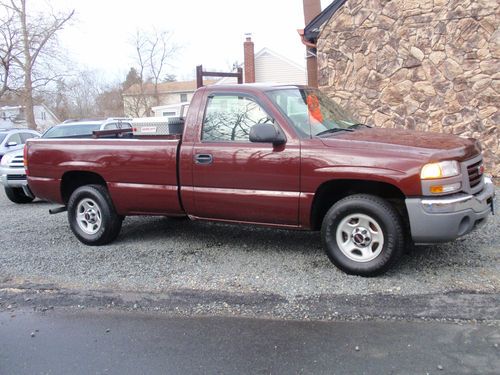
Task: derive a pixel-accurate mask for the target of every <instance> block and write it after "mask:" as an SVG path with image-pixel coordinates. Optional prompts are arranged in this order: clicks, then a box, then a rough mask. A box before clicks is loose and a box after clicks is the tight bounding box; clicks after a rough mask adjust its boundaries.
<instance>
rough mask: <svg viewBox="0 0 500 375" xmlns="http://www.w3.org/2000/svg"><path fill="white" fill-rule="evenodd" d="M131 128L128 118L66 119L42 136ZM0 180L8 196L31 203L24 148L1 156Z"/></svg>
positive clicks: (81, 135)
mask: <svg viewBox="0 0 500 375" xmlns="http://www.w3.org/2000/svg"><path fill="white" fill-rule="evenodd" d="M131 128H132V125H131V119H128V118H108V119H107V120H100V121H86V120H83V121H65V122H63V123H62V124H59V125H56V126H53V127H52V128H50V129H48V130H47V131H46V132H45V133H44V134H43V135H42V138H87V137H91V136H92V132H93V131H94V130H113V129H131ZM36 134H37V135H39V134H38V133H36ZM34 136H35V135H34ZM0 182H1V183H2V185H3V186H4V189H5V194H6V195H7V198H9V199H10V200H11V201H12V202H14V203H29V202H32V201H33V199H35V196H34V195H33V193H32V192H31V190H30V188H29V186H28V181H27V178H26V170H25V169H24V156H23V148H18V149H16V150H13V151H9V152H7V153H5V155H4V156H3V157H2V158H1V161H0Z"/></svg>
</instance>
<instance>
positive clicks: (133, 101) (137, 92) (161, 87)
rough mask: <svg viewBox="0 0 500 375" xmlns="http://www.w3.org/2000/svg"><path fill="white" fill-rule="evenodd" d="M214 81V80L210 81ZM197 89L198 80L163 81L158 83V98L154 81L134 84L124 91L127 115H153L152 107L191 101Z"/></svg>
mask: <svg viewBox="0 0 500 375" xmlns="http://www.w3.org/2000/svg"><path fill="white" fill-rule="evenodd" d="M208 83H209V84H210V83H214V81H209V82H208ZM195 91H196V81H194V80H193V81H184V82H163V83H159V84H158V88H157V93H158V99H157V98H156V97H155V87H154V84H152V83H146V84H143V85H142V87H141V85H139V84H135V85H132V86H131V87H130V88H128V89H127V90H125V92H124V93H123V105H124V110H125V116H129V117H145V116H152V109H151V108H152V107H154V106H159V105H162V106H163V105H175V104H179V103H184V102H190V101H191V98H192V97H193V94H194V92H195Z"/></svg>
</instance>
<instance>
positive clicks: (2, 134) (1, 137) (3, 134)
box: [0, 133, 7, 143]
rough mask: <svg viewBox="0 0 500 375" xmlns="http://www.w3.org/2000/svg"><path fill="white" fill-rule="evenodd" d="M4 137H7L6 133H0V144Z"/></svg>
mask: <svg viewBox="0 0 500 375" xmlns="http://www.w3.org/2000/svg"><path fill="white" fill-rule="evenodd" d="M5 137H7V134H6V133H0V143H2V142H3V140H4V139H5Z"/></svg>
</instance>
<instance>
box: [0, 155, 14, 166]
mask: <svg viewBox="0 0 500 375" xmlns="http://www.w3.org/2000/svg"><path fill="white" fill-rule="evenodd" d="M13 158H14V155H9V154H7V155H4V156H3V158H2V161H0V164H1V165H2V166H4V167H8V166H9V164H10V162H11V161H12V159H13Z"/></svg>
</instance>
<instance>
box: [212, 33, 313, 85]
mask: <svg viewBox="0 0 500 375" xmlns="http://www.w3.org/2000/svg"><path fill="white" fill-rule="evenodd" d="M254 49H255V47H254V43H253V41H252V39H251V37H247V38H246V41H245V43H243V52H244V57H243V64H242V65H241V67H242V68H243V80H244V82H245V83H277V84H284V85H286V84H298V85H306V84H307V71H306V69H305V67H304V66H302V65H300V64H297V63H296V62H294V61H292V60H290V59H289V58H287V57H285V56H282V55H280V54H279V53H277V52H275V51H273V50H271V49H269V48H262V49H260V50H259V52H257V53H255V51H254ZM227 83H236V78H224V79H221V80H220V81H219V82H218V83H217V84H227Z"/></svg>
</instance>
